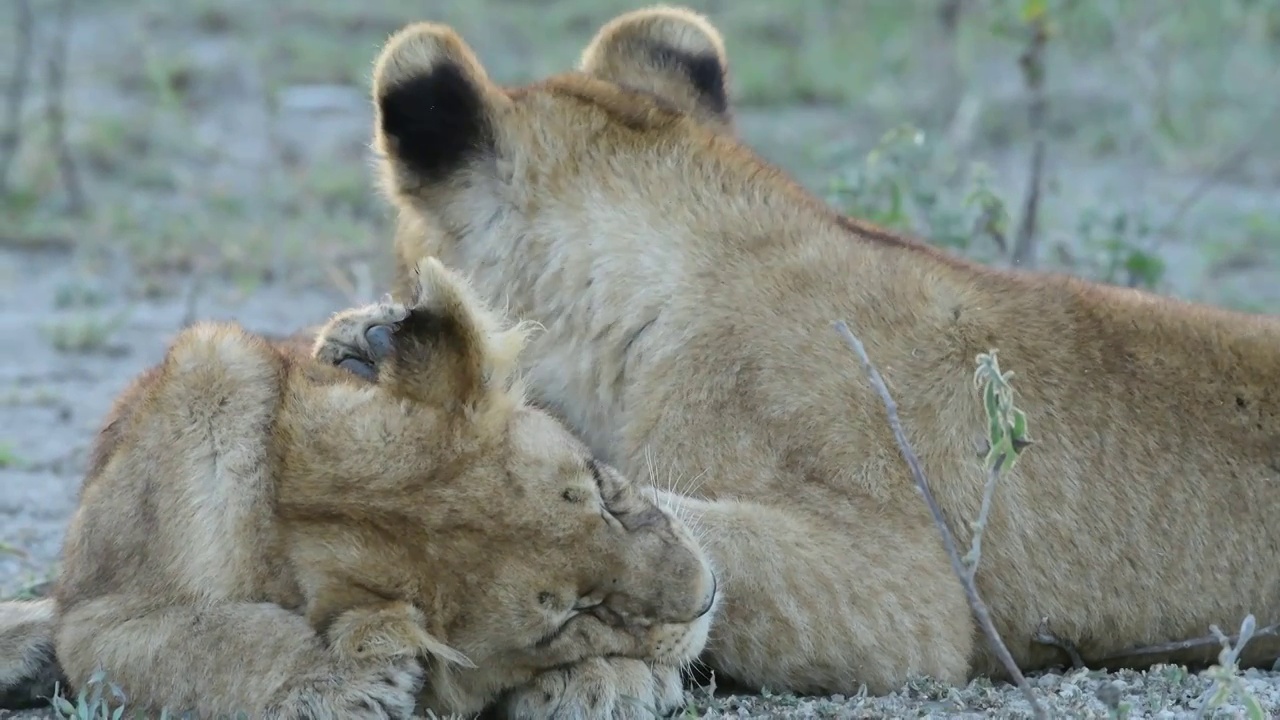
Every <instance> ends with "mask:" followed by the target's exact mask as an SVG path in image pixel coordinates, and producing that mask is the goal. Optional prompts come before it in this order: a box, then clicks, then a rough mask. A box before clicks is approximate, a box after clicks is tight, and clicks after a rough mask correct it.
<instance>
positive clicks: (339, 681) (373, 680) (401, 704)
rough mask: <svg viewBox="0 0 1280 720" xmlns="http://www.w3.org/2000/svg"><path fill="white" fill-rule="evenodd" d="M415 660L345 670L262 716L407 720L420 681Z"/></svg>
mask: <svg viewBox="0 0 1280 720" xmlns="http://www.w3.org/2000/svg"><path fill="white" fill-rule="evenodd" d="M424 675H425V673H424V671H423V668H422V664H421V663H420V662H419V661H418V659H417V658H415V657H405V656H401V657H398V658H393V659H390V660H388V661H387V662H385V663H377V664H370V665H367V666H365V667H362V668H358V669H356V668H349V669H346V670H341V671H338V672H335V673H333V674H332V675H330V676H328V677H325V678H322V679H317V680H314V681H312V682H308V683H306V684H305V685H302V686H299V687H298V688H296V689H295V690H294V691H293V692H292V693H290V695H289V697H288V698H287V699H286V700H285V701H284V702H282V703H280V705H279V706H277V707H276V708H274V709H272V710H271V711H269V712H267V713H266V714H265V716H266V717H271V718H278V719H279V720H304V719H306V720H329V719H330V718H332V719H333V720H338V719H339V718H356V719H357V720H409V719H410V718H415V717H416V716H415V715H414V707H415V705H416V703H417V697H418V691H419V690H421V689H422V682H423V678H424Z"/></svg>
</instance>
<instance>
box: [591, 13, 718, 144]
mask: <svg viewBox="0 0 1280 720" xmlns="http://www.w3.org/2000/svg"><path fill="white" fill-rule="evenodd" d="M578 66H579V69H580V70H582V71H583V72H585V73H587V74H589V75H591V76H593V77H596V78H599V79H601V80H605V81H607V82H611V83H615V84H617V85H622V86H626V87H629V88H633V89H636V90H643V91H645V92H651V93H653V94H655V95H657V96H659V97H661V98H663V99H664V100H666V101H668V102H670V103H672V104H673V105H675V106H676V107H677V108H679V109H680V110H681V111H683V112H686V113H689V114H690V115H693V116H694V117H696V118H698V119H699V120H701V121H703V122H706V123H708V124H711V125H714V126H717V127H721V128H723V129H726V130H729V129H732V126H733V120H732V115H731V111H730V108H729V88H728V83H729V61H728V57H727V55H726V54H725V50H724V40H723V38H721V37H720V32H719V31H718V30H716V29H715V27H714V26H713V25H712V24H711V23H710V22H708V21H707V19H706V18H705V17H703V16H701V15H699V14H697V13H695V12H693V11H692V10H689V9H687V8H681V7H671V6H666V5H659V6H655V7H650V8H644V9H642V10H635V11H632V12H629V13H624V14H622V15H619V16H618V17H616V18H614V19H613V20H611V21H609V22H608V23H606V24H605V25H604V26H603V27H601V28H600V31H599V32H597V33H596V36H595V38H593V39H592V40H591V42H590V43H589V44H588V45H587V47H586V49H585V50H583V51H582V58H581V60H580V61H579V64H578Z"/></svg>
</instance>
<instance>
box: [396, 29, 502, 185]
mask: <svg viewBox="0 0 1280 720" xmlns="http://www.w3.org/2000/svg"><path fill="white" fill-rule="evenodd" d="M506 102H509V101H508V100H507V98H506V96H505V95H504V94H503V93H502V91H501V90H500V89H499V88H498V87H497V86H496V85H494V84H493V83H492V82H490V80H489V77H488V75H487V74H486V73H485V70H484V67H483V66H482V65H481V64H480V61H479V60H478V59H477V58H476V55H475V53H474V52H472V50H471V48H470V47H469V46H468V45H467V44H466V43H465V42H463V40H462V38H460V37H459V36H458V34H457V33H456V32H454V31H453V30H452V29H450V28H449V27H447V26H444V25H438V24H435V23H427V22H419V23H413V24H411V25H407V26H405V27H404V28H402V29H400V30H399V31H398V32H396V33H395V34H394V35H392V36H391V38H390V39H389V40H387V42H386V44H385V45H384V46H383V48H382V51H381V52H380V53H379V54H378V58H377V60H376V62H375V63H374V70H373V104H374V114H375V118H374V147H375V149H376V150H377V151H378V152H379V153H380V154H381V155H382V156H383V158H385V160H386V161H387V162H389V163H390V164H391V168H392V170H393V177H392V183H393V184H394V186H395V187H393V188H392V189H393V191H399V190H405V189H408V188H417V187H420V186H421V185H422V184H423V183H436V182H441V181H444V180H448V179H449V177H451V176H452V175H453V174H455V173H457V172H458V171H459V170H462V169H463V168H464V167H465V166H467V165H469V164H470V163H472V162H473V161H475V160H476V159H477V158H478V157H480V156H483V155H484V154H486V153H489V152H492V150H493V147H494V127H495V124H494V123H495V114H496V113H497V111H498V108H499V106H500V105H502V104H504V103H506Z"/></svg>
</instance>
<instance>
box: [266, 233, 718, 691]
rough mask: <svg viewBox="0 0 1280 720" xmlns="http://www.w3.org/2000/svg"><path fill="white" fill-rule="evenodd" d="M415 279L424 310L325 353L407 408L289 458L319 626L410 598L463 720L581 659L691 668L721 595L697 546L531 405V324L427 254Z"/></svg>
mask: <svg viewBox="0 0 1280 720" xmlns="http://www.w3.org/2000/svg"><path fill="white" fill-rule="evenodd" d="M417 276H418V283H417V293H416V295H417V297H416V298H415V299H414V300H413V302H411V303H408V304H406V305H399V304H395V303H384V304H378V305H371V306H368V307H364V308H359V309H356V310H350V311H346V312H344V313H340V314H338V315H337V316H335V317H334V318H333V319H332V320H331V321H330V323H329V324H328V325H327V326H326V327H325V328H324V329H323V330H322V331H321V332H320V335H319V337H318V339H317V342H316V346H315V351H314V355H315V357H316V358H317V359H319V360H321V361H322V362H323V363H325V364H327V365H336V366H339V367H343V368H346V369H348V370H351V371H352V375H353V378H363V380H362V381H357V380H354V379H353V382H356V383H357V385H359V384H360V383H368V385H366V386H365V387H367V388H369V390H368V391H369V392H374V393H378V394H380V396H381V397H382V398H383V399H381V400H379V399H378V397H375V398H374V400H373V401H375V402H379V403H383V407H386V408H393V409H394V410H392V411H389V412H386V413H381V414H377V413H375V414H371V415H368V416H367V417H368V418H369V419H368V420H365V419H362V420H360V423H359V424H357V425H355V426H352V429H351V430H349V431H348V432H347V434H346V436H345V437H342V438H334V439H333V440H332V442H331V443H330V444H328V445H327V446H326V445H325V444H324V443H318V442H300V443H298V444H297V445H296V446H294V447H293V448H292V449H291V450H289V451H288V452H289V453H290V455H289V457H287V458H286V460H285V463H284V465H285V467H287V468H289V470H288V475H289V477H288V479H287V480H286V481H283V482H282V497H281V507H282V514H284V515H285V516H286V518H287V519H289V520H290V522H291V525H290V531H289V537H290V538H291V539H290V542H291V543H292V546H293V548H294V549H293V551H292V552H293V558H292V559H293V565H294V566H295V567H297V568H299V570H298V573H299V575H300V578H301V580H300V582H301V584H302V585H303V587H304V589H305V590H306V592H305V593H304V594H305V595H306V596H307V597H309V598H311V600H310V602H309V607H308V609H307V613H308V616H309V617H310V618H311V619H312V621H313V623H314V624H315V625H317V627H320V628H324V627H325V626H326V624H327V623H329V622H331V621H332V620H333V618H335V617H337V616H338V615H339V614H340V613H341V612H342V611H343V610H345V609H346V608H348V607H352V606H355V605H359V604H361V603H365V602H376V601H377V599H378V598H387V597H394V598H400V599H409V600H411V601H412V602H414V603H415V604H417V605H418V606H419V607H421V608H422V610H423V613H424V616H425V617H426V618H427V622H428V627H427V630H428V631H429V632H430V633H431V634H432V635H433V636H434V637H435V638H437V639H438V640H439V641H440V643H441V645H440V647H439V648H438V650H439V651H438V652H437V653H436V654H437V655H438V656H439V657H440V658H442V659H445V660H451V661H453V662H452V663H439V664H437V666H436V672H435V673H434V677H429V679H428V681H427V683H426V688H427V689H426V691H425V692H426V693H427V696H428V698H427V700H426V705H427V706H428V707H435V708H445V709H449V710H452V711H460V710H463V709H465V708H467V707H476V705H477V704H479V703H482V702H484V701H486V700H489V699H492V697H493V696H494V695H495V694H496V693H499V692H501V691H502V690H504V689H507V688H510V687H512V686H513V685H514V684H519V683H522V682H524V681H525V680H527V679H528V678H530V677H532V676H533V675H534V674H536V673H537V672H538V671H540V670H545V669H548V668H552V667H556V666H561V665H564V664H568V663H573V662H576V661H579V660H582V659H585V658H590V657H599V656H605V655H620V656H627V657H634V658H639V659H645V660H650V661H653V662H655V663H661V664H672V665H681V664H685V663H688V662H691V661H692V660H693V659H694V658H695V657H696V655H697V653H698V652H699V651H700V650H701V648H702V646H703V644H704V643H705V640H706V634H707V627H708V623H709V622H710V619H711V612H710V611H711V609H712V606H713V604H714V601H715V598H716V580H715V576H714V574H713V573H712V569H711V567H710V565H709V564H708V560H707V559H706V557H705V556H704V554H703V552H702V550H701V549H700V548H699V546H698V545H697V544H696V543H695V542H694V540H693V539H692V537H691V536H690V534H689V532H688V531H687V530H686V528H685V527H684V526H683V525H682V524H681V522H680V520H679V519H677V518H676V517H674V516H673V515H671V514H670V513H669V512H668V511H667V510H665V509H663V508H660V507H658V506H657V505H655V504H654V502H652V501H651V499H650V498H649V497H648V496H647V495H646V494H644V493H642V492H641V491H640V490H639V489H638V488H636V487H634V486H633V485H632V484H631V483H630V482H629V481H628V480H627V478H624V477H622V476H621V475H620V474H619V473H618V472H616V471H615V470H614V469H613V468H611V467H609V466H608V465H606V464H604V463H602V462H600V461H598V460H597V459H596V458H594V457H592V455H591V453H590V452H589V451H588V450H587V449H586V447H585V446H584V445H583V444H582V443H581V442H579V441H578V440H577V439H576V438H575V437H574V436H573V435H571V434H570V433H569V432H568V431H567V430H566V429H565V428H564V427H563V426H562V425H560V424H559V423H558V422H557V421H556V420H554V419H553V418H552V417H551V416H549V415H548V414H546V413H545V412H543V411H542V410H540V409H538V408H535V407H532V406H530V405H528V404H527V403H526V402H525V401H524V398H523V396H522V394H521V390H520V383H519V380H518V377H517V376H516V374H515V370H514V369H515V366H516V365H515V363H516V356H517V354H518V353H519V352H520V350H521V347H522V343H523V341H524V338H525V335H526V328H525V327H524V326H522V325H516V326H514V327H508V326H506V325H505V324H504V323H503V322H502V321H501V319H500V318H499V317H497V316H496V315H494V314H491V313H490V312H489V311H488V310H487V309H486V308H485V307H484V306H483V305H482V304H481V303H479V302H477V301H476V300H475V299H474V298H473V297H472V295H471V292H470V290H469V288H468V286H467V284H466V283H465V281H464V280H463V279H462V278H461V277H459V276H458V275H455V274H454V273H452V272H450V271H448V270H447V269H445V268H444V267H443V266H442V265H441V264H440V263H439V262H438V261H437V260H435V259H434V258H427V259H425V260H423V261H421V262H420V263H419V264H418V266H417ZM353 407H354V406H353ZM366 407H367V405H366ZM314 415H315V413H314V412H311V413H309V414H308V415H307V416H306V417H305V418H302V419H300V420H296V421H294V422H295V425H294V426H293V427H290V428H288V429H287V432H288V433H289V434H290V435H291V436H294V437H304V436H305V435H306V434H307V432H308V428H307V427H306V425H307V423H310V422H325V420H324V419H322V418H316V417H314ZM354 417H360V414H359V413H356V414H355V415H354ZM370 423H376V427H373V426H371V425H370ZM380 438H381V439H382V440H380ZM326 447H332V448H337V449H340V450H341V452H342V453H343V454H342V456H338V457H335V456H334V454H333V453H331V452H323V451H322V450H324V449H325V448H326ZM357 478H362V479H361V480H360V482H358V483H356V482H353V480H355V479H357ZM335 513H337V516H335ZM460 666H461V667H460Z"/></svg>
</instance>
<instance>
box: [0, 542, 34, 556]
mask: <svg viewBox="0 0 1280 720" xmlns="http://www.w3.org/2000/svg"><path fill="white" fill-rule="evenodd" d="M3 555H11V556H13V557H16V558H22V559H26V557H27V551H26V550H23V549H22V548H20V547H18V546H17V545H10V544H9V543H7V542H5V541H3V540H0V556H3Z"/></svg>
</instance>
